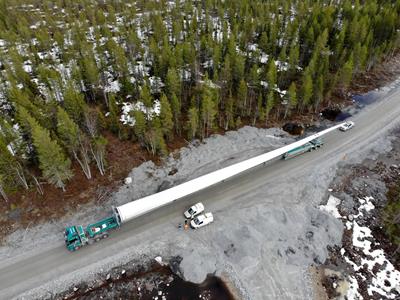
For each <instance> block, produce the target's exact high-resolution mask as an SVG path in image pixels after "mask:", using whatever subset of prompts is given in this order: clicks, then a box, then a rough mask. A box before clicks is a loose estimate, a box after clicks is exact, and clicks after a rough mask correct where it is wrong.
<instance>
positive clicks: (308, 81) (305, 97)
mask: <svg viewBox="0 0 400 300" xmlns="http://www.w3.org/2000/svg"><path fill="white" fill-rule="evenodd" d="M302 81H303V82H302V83H303V85H302V91H301V95H302V103H301V109H304V108H308V105H309V103H310V100H311V97H312V95H313V82H312V77H311V75H310V74H309V72H307V71H306V72H305V74H304V75H303V80H302Z"/></svg>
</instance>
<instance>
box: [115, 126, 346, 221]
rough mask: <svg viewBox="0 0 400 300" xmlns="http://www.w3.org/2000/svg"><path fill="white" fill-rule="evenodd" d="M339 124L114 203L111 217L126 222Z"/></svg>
mask: <svg viewBox="0 0 400 300" xmlns="http://www.w3.org/2000/svg"><path fill="white" fill-rule="evenodd" d="M343 124H344V123H341V124H339V125H335V126H333V127H330V128H328V129H325V130H323V131H321V132H318V133H316V134H313V135H310V136H308V137H306V138H304V139H301V140H299V141H296V142H294V143H291V144H289V145H286V146H284V147H281V148H278V149H275V150H272V151H270V152H268V153H264V154H261V155H259V156H256V157H253V158H250V159H247V160H245V161H242V162H239V163H236V164H234V165H231V166H229V167H225V168H223V169H220V170H217V171H214V172H211V173H209V174H206V175H203V176H201V177H198V178H195V179H192V180H190V181H187V182H185V183H182V184H179V185H177V186H175V187H172V188H170V189H167V190H165V191H162V192H159V193H156V194H153V195H149V196H147V197H144V198H141V199H138V200H135V201H132V202H129V203H126V204H124V205H121V206H118V207H115V208H114V214H115V218H116V219H117V222H118V223H125V222H128V221H130V220H132V219H134V218H136V217H139V216H141V215H144V214H146V213H148V212H150V211H152V210H154V209H157V208H159V207H161V206H164V205H167V204H169V203H171V202H173V201H175V200H178V199H180V198H183V197H185V196H188V195H190V194H193V193H195V192H198V191H200V190H203V189H205V188H208V187H210V186H212V185H215V184H217V183H220V182H223V181H224V180H227V179H229V178H231V177H233V176H235V175H238V174H240V173H242V172H245V171H247V170H249V169H251V168H254V167H256V166H258V165H261V164H263V163H265V162H268V161H270V160H273V159H275V158H277V157H280V156H282V155H283V154H285V153H287V152H288V151H290V150H292V149H294V148H296V147H299V146H301V145H304V144H305V143H308V142H310V141H312V140H314V139H316V138H319V137H321V136H323V135H324V134H327V133H328V132H331V131H333V130H335V129H337V128H339V127H341V126H342V125H343Z"/></svg>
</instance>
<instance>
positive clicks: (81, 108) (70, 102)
mask: <svg viewBox="0 0 400 300" xmlns="http://www.w3.org/2000/svg"><path fill="white" fill-rule="evenodd" d="M63 105H64V109H65V110H66V111H67V112H68V114H69V115H70V116H71V118H72V119H73V120H74V121H75V122H76V123H77V124H79V125H80V124H82V123H83V119H84V114H85V112H86V111H87V105H86V103H85V99H84V97H83V95H82V94H81V93H79V92H78V91H77V90H76V88H75V86H74V84H73V82H72V81H70V82H68V83H67V86H66V88H65V92H64V103H63Z"/></svg>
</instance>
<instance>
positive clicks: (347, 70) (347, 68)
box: [339, 54, 354, 90]
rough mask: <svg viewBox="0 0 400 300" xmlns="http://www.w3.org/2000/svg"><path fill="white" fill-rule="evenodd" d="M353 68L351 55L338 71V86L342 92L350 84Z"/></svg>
mask: <svg viewBox="0 0 400 300" xmlns="http://www.w3.org/2000/svg"><path fill="white" fill-rule="evenodd" d="M353 68H354V63H353V54H351V55H350V57H349V59H348V60H347V62H346V63H345V64H344V66H343V68H342V69H341V71H340V76H339V84H340V87H341V89H342V90H344V89H346V88H347V86H348V85H349V84H350V81H351V79H352V78H353Z"/></svg>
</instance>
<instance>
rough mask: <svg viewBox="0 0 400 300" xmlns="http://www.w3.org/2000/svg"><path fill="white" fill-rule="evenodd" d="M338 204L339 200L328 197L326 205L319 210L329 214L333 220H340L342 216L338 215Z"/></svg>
mask: <svg viewBox="0 0 400 300" xmlns="http://www.w3.org/2000/svg"><path fill="white" fill-rule="evenodd" d="M339 204H340V199H338V198H336V197H334V196H332V195H330V196H329V199H328V203H327V204H326V205H320V207H319V208H320V209H321V210H323V211H326V212H327V213H330V214H331V215H332V216H334V217H335V218H338V219H340V218H341V217H342V216H341V215H340V213H339V210H338V208H337V206H338V205H339Z"/></svg>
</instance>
